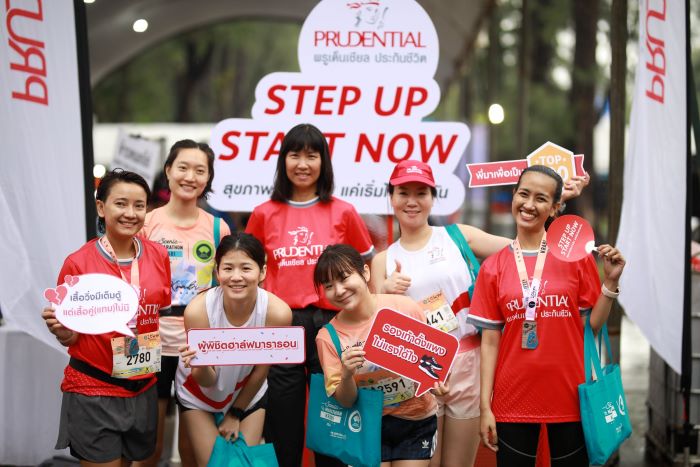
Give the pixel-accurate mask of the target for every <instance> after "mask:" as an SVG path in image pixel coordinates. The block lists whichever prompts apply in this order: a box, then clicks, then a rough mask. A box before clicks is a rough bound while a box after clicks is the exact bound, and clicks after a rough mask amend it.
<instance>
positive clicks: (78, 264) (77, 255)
mask: <svg viewBox="0 0 700 467" xmlns="http://www.w3.org/2000/svg"><path fill="white" fill-rule="evenodd" d="M137 241H138V245H139V248H138V252H137V254H136V257H137V260H138V264H139V279H140V280H139V286H140V288H141V290H144V289H145V303H144V304H142V305H141V307H140V308H139V315H138V319H137V325H136V328H137V330H138V333H139V334H143V333H147V332H153V331H158V316H159V312H160V310H161V309H163V308H167V307H169V306H170V260H169V259H168V252H167V250H166V249H165V248H163V247H162V246H161V245H158V244H156V243H153V242H151V241H149V240H143V239H137ZM119 263H120V264H119V267H120V268H121V270H122V271H123V273H124V276H125V277H126V279H127V280H130V279H131V261H128V260H127V261H120V262H119ZM88 273H101V274H111V275H113V276H116V277H119V278H121V275H120V274H119V271H118V270H117V265H116V264H115V263H114V260H112V259H111V257H110V256H109V254H108V253H107V252H105V251H104V249H103V248H102V246H101V245H100V244H99V242H98V241H97V239H93V240H90V241H89V242H87V243H86V244H85V245H83V246H82V247H81V248H80V249H79V250H78V251H76V252H74V253H71V254H70V255H69V256H68V257H67V258H66V260H65V261H64V262H63V267H62V268H61V272H60V273H59V274H58V280H57V283H58V284H62V283H63V282H64V279H63V278H64V277H65V276H66V275H68V274H70V275H72V276H77V275H80V274H88ZM120 336H122V334H120V333H118V332H108V333H105V334H98V335H90V334H81V335H80V337H79V338H78V341H77V342H76V343H75V344H73V345H71V346H70V347H69V348H68V353H69V354H70V355H71V356H72V357H75V358H77V359H79V360H82V361H84V362H86V363H89V364H90V365H92V366H94V367H95V368H99V369H100V370H102V371H104V372H105V373H108V374H111V373H112V341H111V340H112V338H113V337H120ZM63 375H64V377H63V382H62V383H61V390H62V391H64V392H77V393H79V394H85V395H88V396H113V397H133V396H135V395H137V394H140V393H141V392H143V391H145V390H146V389H148V388H149V387H151V386H152V385H153V384H154V383H155V381H156V378H155V375H154V374H153V373H150V374H146V375H141V376H135V377H133V378H130V379H142V378H150V379H152V380H153V381H152V382H151V383H150V384H147V385H146V386H145V387H144V388H143V389H142V390H141V391H140V392H138V393H134V392H131V391H128V390H126V389H124V388H121V387H119V386H114V385H112V384H109V383H105V382H102V381H100V380H97V379H94V378H91V377H90V376H87V375H85V374H83V373H81V372H79V371H77V370H75V369H73V368H72V367H71V366H67V367H66V369H65V370H64V373H63Z"/></svg>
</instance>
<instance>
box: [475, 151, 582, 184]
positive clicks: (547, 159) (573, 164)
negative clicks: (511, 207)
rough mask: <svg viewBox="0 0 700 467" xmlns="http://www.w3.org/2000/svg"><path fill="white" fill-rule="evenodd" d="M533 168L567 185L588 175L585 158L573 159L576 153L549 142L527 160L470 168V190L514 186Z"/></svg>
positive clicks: (481, 164) (491, 163)
mask: <svg viewBox="0 0 700 467" xmlns="http://www.w3.org/2000/svg"><path fill="white" fill-rule="evenodd" d="M533 165H544V166H547V167H549V168H551V169H552V170H554V171H555V172H557V173H558V174H559V175H560V176H561V178H562V180H564V182H567V181H569V180H570V179H571V178H572V177H576V176H583V175H584V174H585V170H584V169H583V154H576V155H574V153H573V152H571V151H568V150H566V149H564V148H562V147H561V146H559V145H556V144H554V143H551V142H549V141H548V142H546V143H545V144H543V145H542V146H540V147H539V148H537V149H535V150H534V151H533V152H531V153H530V154H529V155H528V156H527V158H525V159H520V160H512V161H497V162H483V163H476V164H467V170H468V171H469V188H476V187H486V186H499V185H515V184H516V183H517V182H518V178H519V177H520V174H521V173H522V171H523V170H525V169H526V168H527V167H530V166H533Z"/></svg>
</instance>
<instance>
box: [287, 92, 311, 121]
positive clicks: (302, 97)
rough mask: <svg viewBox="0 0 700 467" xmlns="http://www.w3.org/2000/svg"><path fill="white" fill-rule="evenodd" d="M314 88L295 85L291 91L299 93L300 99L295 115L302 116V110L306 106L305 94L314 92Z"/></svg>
mask: <svg viewBox="0 0 700 467" xmlns="http://www.w3.org/2000/svg"><path fill="white" fill-rule="evenodd" d="M313 88H314V87H313V86H308V85H307V86H299V85H294V86H292V87H291V88H290V89H291V90H292V91H297V92H298V93H299V98H298V99H297V108H296V110H295V113H296V114H297V115H299V114H301V109H302V107H303V106H304V94H306V91H311V90H313Z"/></svg>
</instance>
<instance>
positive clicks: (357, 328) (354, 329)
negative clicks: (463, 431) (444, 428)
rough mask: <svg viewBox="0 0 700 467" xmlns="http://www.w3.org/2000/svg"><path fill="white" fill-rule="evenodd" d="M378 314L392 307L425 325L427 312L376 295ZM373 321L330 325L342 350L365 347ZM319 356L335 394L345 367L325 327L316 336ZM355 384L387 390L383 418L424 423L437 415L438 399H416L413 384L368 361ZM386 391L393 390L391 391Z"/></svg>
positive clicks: (399, 299) (402, 298)
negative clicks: (392, 417) (390, 416)
mask: <svg viewBox="0 0 700 467" xmlns="http://www.w3.org/2000/svg"><path fill="white" fill-rule="evenodd" d="M376 297H377V311H379V310H381V309H382V308H391V309H394V310H396V311H398V312H401V313H403V314H405V315H406V316H410V317H411V318H415V319H417V320H419V321H421V322H425V313H424V312H423V310H422V309H421V307H420V306H419V305H418V304H417V303H416V302H414V301H413V300H411V299H410V298H408V297H405V296H402V295H384V294H382V295H377V296H376ZM372 322H373V319H372V318H370V319H368V320H367V321H365V322H362V323H358V324H354V325H348V324H347V323H343V322H341V321H339V320H338V318H337V317H334V318H333V319H332V320H331V322H330V324H331V325H332V326H333V327H334V328H335V331H336V333H337V334H338V338H339V339H340V347H341V348H342V349H343V350H345V349H347V348H348V347H350V346H355V345H360V346H362V345H364V344H365V341H366V340H367V334H369V329H370V327H371V326H372ZM316 347H317V348H318V357H319V359H320V360H321V367H322V368H323V376H324V380H325V382H326V393H327V394H328V395H329V396H331V395H332V394H334V393H335V390H336V388H337V387H338V384H340V378H341V374H342V364H341V363H340V357H339V356H338V352H337V351H336V348H335V345H334V344H333V341H332V340H331V336H330V334H328V331H327V330H326V329H325V328H321V330H320V331H319V332H318V335H317V336H316ZM355 382H356V383H357V385H358V387H372V386H376V388H382V390H383V391H384V411H383V413H382V415H392V416H394V417H398V418H404V419H407V420H422V419H424V418H426V417H429V416H431V415H433V414H435V412H436V407H437V404H436V402H435V396H433V394H432V393H430V392H426V393H425V394H423V395H422V396H420V397H414V394H415V392H416V390H415V386H414V384H413V383H412V382H411V381H410V380H408V379H406V378H402V377H400V376H399V375H397V374H395V373H392V372H390V371H388V370H385V369H383V368H381V367H378V366H376V365H373V364H371V363H369V362H365V364H364V365H363V367H362V368H360V369H359V370H358V371H357V373H356V374H355ZM384 388H390V389H389V390H388V391H387V390H386V389H384Z"/></svg>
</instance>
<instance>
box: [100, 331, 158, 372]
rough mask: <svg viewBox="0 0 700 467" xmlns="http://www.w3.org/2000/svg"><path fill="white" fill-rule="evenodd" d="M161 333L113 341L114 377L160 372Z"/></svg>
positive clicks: (155, 332)
mask: <svg viewBox="0 0 700 467" xmlns="http://www.w3.org/2000/svg"><path fill="white" fill-rule="evenodd" d="M160 350H161V348H160V333H159V332H158V331H154V332H149V333H146V334H140V335H138V336H137V337H136V338H133V337H129V336H124V337H115V338H113V339H112V376H113V377H115V378H131V377H133V376H140V375H146V374H149V373H157V372H159V371H160Z"/></svg>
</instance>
